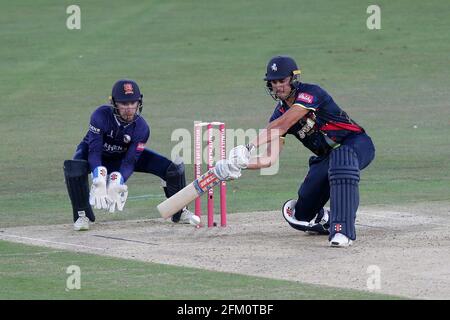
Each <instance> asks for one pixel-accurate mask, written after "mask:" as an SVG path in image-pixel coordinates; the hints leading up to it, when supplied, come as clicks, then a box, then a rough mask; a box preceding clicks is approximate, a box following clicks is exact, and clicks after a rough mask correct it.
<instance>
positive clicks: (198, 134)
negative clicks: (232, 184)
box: [194, 121, 227, 227]
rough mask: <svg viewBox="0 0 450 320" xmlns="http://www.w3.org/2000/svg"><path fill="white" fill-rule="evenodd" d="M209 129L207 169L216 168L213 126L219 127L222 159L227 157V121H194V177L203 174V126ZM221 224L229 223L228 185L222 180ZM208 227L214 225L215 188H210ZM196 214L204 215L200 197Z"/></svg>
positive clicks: (196, 203)
mask: <svg viewBox="0 0 450 320" xmlns="http://www.w3.org/2000/svg"><path fill="white" fill-rule="evenodd" d="M203 127H206V130H207V169H208V170H209V169H212V168H214V140H213V127H218V128H219V149H220V159H226V138H225V123H223V122H217V121H215V122H200V121H196V122H195V123H194V179H197V178H199V177H200V176H201V175H202V162H203V161H202V160H203V150H202V149H203V148H202V142H203V135H202V128H203ZM219 188H220V226H222V227H226V225H227V199H226V197H227V185H226V182H225V181H221V182H220V187H219ZM207 210H208V227H213V226H214V225H215V224H214V188H211V189H209V190H208V203H207ZM195 214H196V215H197V216H198V217H199V218H201V215H202V200H201V198H200V197H198V198H197V199H195Z"/></svg>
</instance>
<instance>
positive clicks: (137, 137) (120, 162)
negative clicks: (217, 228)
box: [64, 79, 200, 231]
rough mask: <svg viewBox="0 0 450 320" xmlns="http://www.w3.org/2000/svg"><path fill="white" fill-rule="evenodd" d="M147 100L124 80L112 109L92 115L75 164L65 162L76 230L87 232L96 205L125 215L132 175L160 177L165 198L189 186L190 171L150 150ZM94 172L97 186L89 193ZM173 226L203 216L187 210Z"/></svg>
mask: <svg viewBox="0 0 450 320" xmlns="http://www.w3.org/2000/svg"><path fill="white" fill-rule="evenodd" d="M142 99H143V95H142V94H141V92H140V90H139V87H138V85H137V84H136V82H134V81H132V80H127V79H124V80H119V81H117V82H116V83H115V84H114V86H113V88H112V94H111V97H110V105H102V106H100V107H98V108H97V109H96V110H95V111H94V112H93V113H92V115H91V119H90V124H89V130H88V132H87V134H86V135H85V137H84V138H83V140H82V141H81V143H80V144H79V145H78V147H77V149H76V152H75V155H74V157H73V160H66V161H64V176H65V181H66V186H67V191H68V193H69V197H70V200H71V203H72V208H73V221H74V230H77V231H80V230H88V229H89V221H91V222H94V221H95V215H94V212H93V210H92V207H91V205H92V206H94V207H95V208H96V209H103V210H106V211H109V212H111V213H113V212H115V210H116V209H117V210H119V211H122V210H123V208H124V206H125V203H126V201H127V197H128V187H127V185H126V182H127V180H128V178H129V177H130V176H131V175H132V174H133V172H135V171H136V172H146V173H151V174H154V175H156V176H158V177H160V178H161V180H162V183H163V188H164V192H165V195H166V197H170V196H172V195H173V194H175V193H177V192H178V191H179V190H181V189H182V188H184V187H185V185H186V179H185V170H184V164H183V162H182V161H181V159H180V160H179V161H174V162H172V161H171V160H169V159H167V158H166V157H164V156H162V155H160V154H158V153H156V152H155V151H152V150H150V149H147V148H146V147H145V145H146V144H147V143H148V141H149V138H150V128H149V126H148V124H147V122H146V121H145V119H144V118H143V117H142V115H141V113H142V108H143V104H142ZM89 173H91V174H92V184H91V188H90V189H89V179H88V175H89ZM172 221H173V222H180V223H191V224H198V223H199V222H200V221H199V218H198V217H197V216H195V215H194V214H193V213H192V212H190V211H189V210H187V209H186V208H184V209H182V210H181V211H179V212H178V213H177V214H175V215H174V216H173V217H172Z"/></svg>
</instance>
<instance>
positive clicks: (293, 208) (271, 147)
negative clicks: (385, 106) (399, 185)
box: [216, 56, 375, 247]
mask: <svg viewBox="0 0 450 320" xmlns="http://www.w3.org/2000/svg"><path fill="white" fill-rule="evenodd" d="M264 80H265V81H266V88H267V92H268V94H270V95H271V96H272V98H273V99H274V100H276V101H277V105H276V107H275V111H274V112H273V114H272V116H271V118H270V120H269V124H268V125H267V127H266V129H267V131H266V132H264V133H262V134H260V135H259V137H258V138H257V139H255V140H254V141H252V142H251V143H250V144H248V145H247V146H238V147H236V148H234V149H233V150H232V151H231V152H230V158H229V159H228V160H226V161H219V162H218V163H217V165H216V168H217V170H216V172H218V173H219V174H221V178H224V179H237V178H239V176H240V169H260V168H264V167H269V166H271V165H272V164H273V163H275V162H276V160H277V159H278V156H279V154H280V152H281V150H282V146H283V144H284V139H285V137H286V135H287V134H290V135H293V136H294V137H296V138H297V139H298V140H299V141H300V142H301V143H302V144H303V145H304V146H305V147H306V148H308V149H309V150H311V152H312V153H314V156H312V157H311V158H310V159H309V172H308V174H307V176H306V178H305V179H304V181H303V183H302V184H301V186H300V189H299V190H298V199H297V200H288V201H287V202H286V203H285V204H284V206H283V209H282V211H283V216H284V218H285V219H286V221H287V222H288V223H289V225H291V226H292V227H293V228H295V229H298V230H301V231H305V232H310V233H319V234H328V235H329V241H330V245H331V246H335V247H346V246H349V245H351V244H352V241H353V240H355V239H356V231H355V218H356V211H357V209H358V205H359V179H360V171H361V170H362V169H364V168H366V167H367V166H368V165H369V164H370V163H371V161H372V160H373V159H374V157H375V147H374V145H373V143H372V140H371V139H370V137H369V136H368V135H367V134H366V132H365V131H364V129H363V128H362V127H361V126H360V125H358V124H357V123H356V122H355V121H353V120H352V119H351V118H350V117H349V116H348V115H347V113H346V112H344V111H343V110H342V109H341V108H340V107H339V106H338V105H337V104H336V102H335V101H334V100H333V98H332V97H331V96H330V95H329V94H328V93H327V92H326V91H325V90H324V89H322V88H321V87H319V86H318V85H314V84H308V83H302V82H300V69H299V68H298V67H297V64H296V62H295V61H294V60H293V59H292V58H290V57H288V56H276V57H273V58H272V59H271V60H270V61H269V63H268V64H267V72H266V76H265V78H264ZM264 144H267V146H268V148H267V149H268V154H267V155H266V156H261V157H252V158H251V152H252V151H253V150H254V149H255V148H256V147H258V146H261V145H264ZM328 200H330V207H331V208H330V210H328V209H325V208H324V206H325V204H326V203H327V202H328Z"/></svg>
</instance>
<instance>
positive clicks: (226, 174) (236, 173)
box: [214, 159, 241, 180]
mask: <svg viewBox="0 0 450 320" xmlns="http://www.w3.org/2000/svg"><path fill="white" fill-rule="evenodd" d="M214 173H215V174H216V176H217V177H218V178H219V179H220V180H235V179H238V178H239V177H240V176H241V169H240V168H238V167H237V166H236V165H235V164H234V163H232V162H230V160H226V159H223V160H219V161H217V163H216V165H215V167H214Z"/></svg>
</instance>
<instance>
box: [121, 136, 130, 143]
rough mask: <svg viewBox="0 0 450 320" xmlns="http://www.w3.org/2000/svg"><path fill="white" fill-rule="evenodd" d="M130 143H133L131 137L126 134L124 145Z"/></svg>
mask: <svg viewBox="0 0 450 320" xmlns="http://www.w3.org/2000/svg"><path fill="white" fill-rule="evenodd" d="M130 141H131V137H130V136H129V135H127V134H125V135H124V136H123V142H124V143H130Z"/></svg>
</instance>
